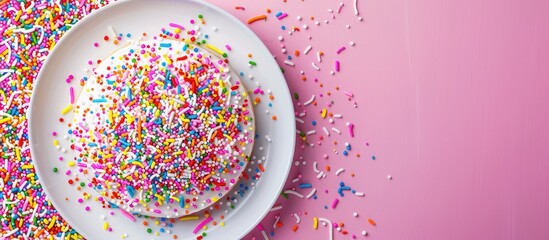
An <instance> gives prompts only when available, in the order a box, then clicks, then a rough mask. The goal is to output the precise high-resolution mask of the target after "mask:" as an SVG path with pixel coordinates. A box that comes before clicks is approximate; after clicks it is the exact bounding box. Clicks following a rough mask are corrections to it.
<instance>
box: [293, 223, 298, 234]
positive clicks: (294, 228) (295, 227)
mask: <svg viewBox="0 0 549 240" xmlns="http://www.w3.org/2000/svg"><path fill="white" fill-rule="evenodd" d="M298 228H299V226H297V224H294V225H293V226H292V231H294V232H296V231H297V229H298Z"/></svg>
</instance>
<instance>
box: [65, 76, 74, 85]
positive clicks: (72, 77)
mask: <svg viewBox="0 0 549 240" xmlns="http://www.w3.org/2000/svg"><path fill="white" fill-rule="evenodd" d="M72 79H74V76H73V75H69V77H67V80H65V81H66V82H67V83H71V80H72Z"/></svg>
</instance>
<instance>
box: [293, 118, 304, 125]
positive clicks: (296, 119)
mask: <svg viewBox="0 0 549 240" xmlns="http://www.w3.org/2000/svg"><path fill="white" fill-rule="evenodd" d="M295 121H296V122H298V123H301V124H303V123H305V121H303V119H301V118H295Z"/></svg>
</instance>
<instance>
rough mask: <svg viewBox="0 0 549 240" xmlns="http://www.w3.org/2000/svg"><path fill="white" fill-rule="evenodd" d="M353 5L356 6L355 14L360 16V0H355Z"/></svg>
mask: <svg viewBox="0 0 549 240" xmlns="http://www.w3.org/2000/svg"><path fill="white" fill-rule="evenodd" d="M353 7H354V8H355V15H356V16H358V0H355V1H354V2H353Z"/></svg>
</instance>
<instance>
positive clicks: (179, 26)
mask: <svg viewBox="0 0 549 240" xmlns="http://www.w3.org/2000/svg"><path fill="white" fill-rule="evenodd" d="M170 27H174V28H179V29H181V30H185V28H184V27H183V26H181V25H179V24H177V23H170Z"/></svg>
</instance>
